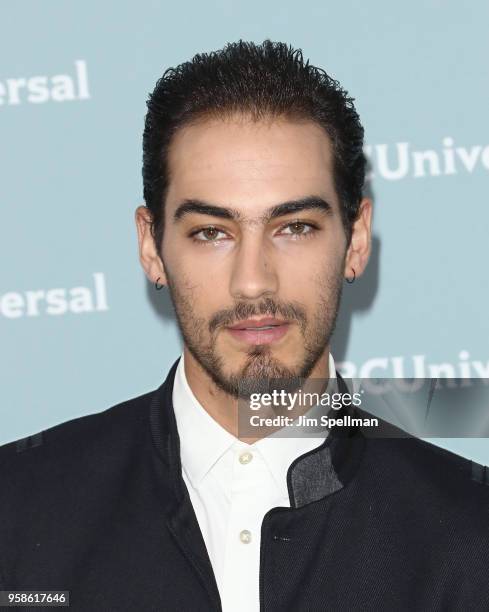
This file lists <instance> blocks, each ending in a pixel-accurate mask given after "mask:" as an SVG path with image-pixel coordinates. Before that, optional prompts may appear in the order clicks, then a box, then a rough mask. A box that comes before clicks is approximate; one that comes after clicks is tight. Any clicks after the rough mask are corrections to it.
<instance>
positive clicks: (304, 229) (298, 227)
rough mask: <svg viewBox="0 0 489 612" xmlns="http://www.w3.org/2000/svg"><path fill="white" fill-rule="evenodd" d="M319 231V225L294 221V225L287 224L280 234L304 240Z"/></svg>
mask: <svg viewBox="0 0 489 612" xmlns="http://www.w3.org/2000/svg"><path fill="white" fill-rule="evenodd" d="M317 229H319V228H318V227H317V225H314V224H313V223H306V222H305V221H293V222H292V223H287V225H284V226H283V227H282V228H281V230H280V233H281V234H285V235H286V236H294V237H295V238H302V237H303V236H304V237H306V236H310V235H311V234H314V232H315V231H316V230H317ZM284 230H290V231H284Z"/></svg>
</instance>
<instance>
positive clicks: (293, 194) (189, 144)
mask: <svg viewBox="0 0 489 612" xmlns="http://www.w3.org/2000/svg"><path fill="white" fill-rule="evenodd" d="M332 163H333V159H332V150H331V143H330V141H329V138H328V136H327V135H326V133H325V132H324V131H323V130H322V129H321V128H320V127H319V126H317V125H316V124H314V123H312V122H293V121H290V120H285V119H282V120H274V121H269V120H268V121H259V122H255V123H253V122H251V121H250V120H249V119H247V118H245V117H243V116H234V117H233V118H227V119H212V120H211V119H208V120H205V121H202V122H199V123H197V124H193V125H192V126H187V127H185V128H182V129H181V130H179V131H178V132H177V134H176V136H175V138H174V140H173V141H172V144H171V147H170V151H169V170H170V184H169V191H168V194H167V199H166V205H165V233H164V238H163V245H162V259H163V263H164V267H165V273H166V276H167V280H168V285H169V289H170V293H171V297H172V301H173V304H174V307H175V311H176V314H177V318H178V322H179V326H180V329H181V332H182V336H183V339H184V342H185V344H186V346H187V348H188V350H189V351H190V353H191V355H192V356H193V357H194V359H195V360H196V361H197V362H198V363H199V364H200V366H202V368H203V369H204V370H205V371H206V372H207V373H208V374H209V375H210V376H211V378H212V380H213V381H214V382H215V383H216V384H217V385H218V386H219V387H220V388H221V389H223V390H224V391H226V392H227V393H230V394H231V395H233V396H234V397H239V396H244V395H245V391H243V390H240V383H241V384H242V381H243V380H247V382H248V384H249V381H250V379H251V380H253V379H255V380H256V379H270V378H289V377H307V376H309V375H310V373H311V372H312V370H313V368H314V366H315V365H316V363H317V362H318V360H319V359H320V358H321V357H323V358H325V351H326V349H327V348H328V345H329V340H330V336H331V334H332V331H333V327H334V323H335V319H336V315H337V310H338V306H339V301H340V296H341V288H342V281H343V272H344V262H345V253H346V247H347V245H346V236H345V232H344V229H343V225H342V222H341V216H340V210H339V202H338V198H337V195H336V192H335V189H334V183H333V167H332ZM284 204H285V205H284ZM281 205H283V206H281ZM257 325H258V328H257V327H256V326H257ZM231 328H234V329H231Z"/></svg>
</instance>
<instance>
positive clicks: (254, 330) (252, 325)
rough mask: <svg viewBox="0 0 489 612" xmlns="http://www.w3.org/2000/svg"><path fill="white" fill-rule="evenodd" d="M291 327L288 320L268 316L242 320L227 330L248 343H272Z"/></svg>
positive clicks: (237, 338) (239, 339) (234, 336)
mask: <svg viewBox="0 0 489 612" xmlns="http://www.w3.org/2000/svg"><path fill="white" fill-rule="evenodd" d="M289 327H290V323H289V322H288V321H284V320H282V319H276V318H274V317H266V318H262V319H247V320H246V321H240V322H239V323H237V324H236V325H233V326H232V327H228V328H227V330H228V332H229V333H230V334H231V336H232V337H233V338H235V339H236V340H238V341H240V342H245V343H246V344H271V343H273V342H277V341H278V340H280V339H281V338H282V337H283V336H284V335H285V334H286V333H287V331H288V329H289Z"/></svg>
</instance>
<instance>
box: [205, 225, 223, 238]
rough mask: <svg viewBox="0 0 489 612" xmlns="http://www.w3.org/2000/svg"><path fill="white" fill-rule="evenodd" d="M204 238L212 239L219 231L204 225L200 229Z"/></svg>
mask: <svg viewBox="0 0 489 612" xmlns="http://www.w3.org/2000/svg"><path fill="white" fill-rule="evenodd" d="M202 233H203V235H204V236H205V239H206V240H214V239H215V238H216V236H217V235H218V234H219V231H218V230H217V229H216V228H215V227H206V228H205V229H203V230H202Z"/></svg>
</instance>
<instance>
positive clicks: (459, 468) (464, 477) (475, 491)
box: [362, 426, 489, 543]
mask: <svg viewBox="0 0 489 612" xmlns="http://www.w3.org/2000/svg"><path fill="white" fill-rule="evenodd" d="M388 428H389V432H390V434H393V435H387V436H386V437H376V436H375V435H370V436H367V439H366V445H365V454H364V462H363V470H362V471H363V473H364V475H365V478H366V482H367V481H369V482H370V484H371V486H373V487H374V488H376V487H382V489H383V490H385V492H386V500H387V499H389V498H390V500H391V503H394V504H395V505H398V506H399V507H400V508H402V511H403V512H406V513H409V514H410V516H411V517H412V518H413V519H414V517H417V518H418V519H419V520H424V521H426V523H425V524H426V525H432V523H435V522H436V523H437V524H439V525H442V524H449V525H452V526H456V529H457V530H458V531H460V530H461V531H463V532H464V533H468V532H472V533H473V534H479V535H481V536H483V538H484V541H485V542H486V543H489V469H488V468H487V467H486V466H484V465H481V464H480V463H477V462H475V461H472V460H470V459H468V458H466V457H463V456H461V455H458V454H456V453H454V452H451V451H448V450H446V449H444V448H441V447H439V446H437V445H435V444H433V443H431V442H428V441H426V440H423V439H419V438H415V437H412V436H409V435H408V434H406V433H405V432H401V430H398V429H397V430H396V429H395V428H392V427H391V426H388ZM400 432H401V433H402V434H403V435H399V433H400Z"/></svg>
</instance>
